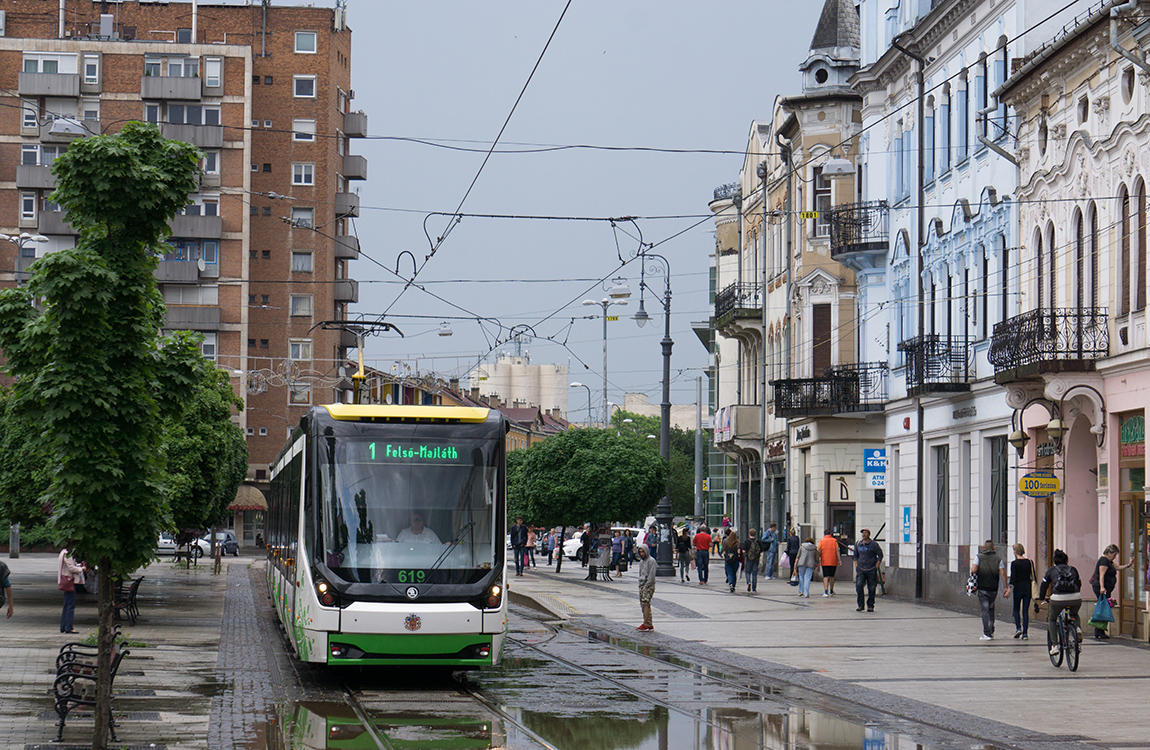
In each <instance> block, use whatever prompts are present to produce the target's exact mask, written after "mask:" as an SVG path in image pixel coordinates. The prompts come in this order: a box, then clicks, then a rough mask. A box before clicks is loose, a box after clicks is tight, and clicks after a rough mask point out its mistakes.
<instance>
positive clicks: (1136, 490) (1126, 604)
mask: <svg viewBox="0 0 1150 750" xmlns="http://www.w3.org/2000/svg"><path fill="white" fill-rule="evenodd" d="M1120 424H1121V431H1120V432H1119V451H1118V453H1119V470H1118V483H1119V484H1118V559H1119V561H1120V562H1122V563H1126V562H1129V561H1130V560H1133V561H1134V563H1135V564H1134V565H1133V566H1132V567H1130V568H1128V569H1126V570H1124V571H1122V572H1120V573H1119V574H1118V587H1117V590H1116V591H1115V592H1114V596H1115V598H1116V599H1117V600H1118V606H1117V607H1116V608H1115V611H1114V624H1115V628H1116V629H1117V631H1118V632H1119V633H1121V634H1123V635H1135V634H1136V633H1137V632H1138V631H1139V630H1144V629H1145V625H1146V623H1142V624H1141V625H1142V627H1141V628H1140V627H1139V622H1138V602H1139V600H1140V598H1141V597H1142V596H1143V595H1144V594H1145V590H1146V589H1145V581H1146V559H1145V557H1144V556H1143V555H1141V554H1140V552H1142V550H1143V548H1144V546H1145V543H1146V541H1145V538H1144V536H1143V534H1144V527H1145V519H1144V517H1143V515H1142V511H1143V510H1144V508H1143V506H1144V505H1145V502H1146V418H1145V417H1144V416H1143V415H1142V414H1131V415H1129V416H1126V417H1122V418H1121V421H1120ZM1140 536H1141V537H1142V538H1139V537H1140ZM1142 635H1143V636H1144V635H1145V633H1142Z"/></svg>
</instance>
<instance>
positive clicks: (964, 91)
mask: <svg viewBox="0 0 1150 750" xmlns="http://www.w3.org/2000/svg"><path fill="white" fill-rule="evenodd" d="M957 99H958V102H957V104H958V111H957V112H956V113H955V118H956V120H957V121H958V144H957V145H958V162H959V163H960V164H961V163H962V162H964V161H966V157H967V156H968V155H969V154H970V118H969V116H968V113H969V111H970V87H969V85H968V84H967V80H966V75H965V74H964V75H963V77H962V79H961V80H960V81H959V89H958V97H957Z"/></svg>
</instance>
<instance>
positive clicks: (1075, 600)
mask: <svg viewBox="0 0 1150 750" xmlns="http://www.w3.org/2000/svg"><path fill="white" fill-rule="evenodd" d="M1048 589H1049V590H1050V617H1049V619H1048V620H1047V626H1046V629H1047V633H1049V637H1048V639H1047V642H1048V643H1049V644H1050V653H1051V655H1052V656H1057V655H1058V651H1059V649H1060V648H1061V647H1060V646H1059V643H1058V615H1059V614H1060V613H1061V612H1062V610H1064V609H1065V610H1069V611H1070V619H1071V620H1072V621H1073V622H1074V632H1075V636H1076V637H1077V638H1078V640H1079V641H1080V642H1081V641H1082V625H1081V623H1080V622H1079V621H1078V610H1079V608H1080V607H1081V606H1082V579H1081V578H1080V577H1079V576H1078V568H1075V567H1074V566H1073V565H1070V558H1069V557H1067V556H1066V553H1065V552H1063V551H1062V550H1060V549H1056V550H1054V565H1053V566H1052V567H1051V568H1050V570H1047V571H1046V575H1045V576H1043V577H1042V584H1041V585H1040V586H1039V587H1038V599H1037V600H1036V601H1035V602H1034V611H1035V613H1037V612H1038V604H1039V602H1041V601H1043V600H1045V599H1046V592H1047V590H1048Z"/></svg>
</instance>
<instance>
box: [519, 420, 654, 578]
mask: <svg viewBox="0 0 1150 750" xmlns="http://www.w3.org/2000/svg"><path fill="white" fill-rule="evenodd" d="M507 463H508V493H507V494H508V515H509V516H510V517H512V518H514V517H515V516H517V515H521V516H523V518H524V519H525V520H527V521H528V522H529V523H532V524H540V525H542V526H547V527H552V526H562V527H563V529H564V535H566V527H567V526H574V525H578V524H582V523H583V522H585V521H595V522H599V521H608V520H611V519H623V518H642V517H644V516H645V515H646V514H647V513H649V512H650V510H651V509H652V508H653V507H654V506H655V503H656V502H657V501H658V499H659V498H660V497H661V496H662V495H663V493H664V491H665V487H666V471H667V469H666V465H665V464H664V462H663V460H662V458H660V457H659V454H658V453H657V452H654V451H652V450H651V449H650V448H649V447H648V446H646V445H644V441H643V440H642V439H640V438H638V437H636V436H635V435H633V434H621V435H620V434H617V433H616V430H615V429H614V428H608V429H605V430H601V429H593V428H588V429H582V430H568V431H567V432H564V433H561V434H559V435H556V436H554V437H551V438H548V439H547V440H544V441H543V442H541V443H536V444H535V445H533V446H531V447H530V448H526V449H524V450H520V451H513V452H512V453H511V454H510V455H509V457H508V462H507ZM562 561H563V556H562V555H560V556H559V565H560V566H562Z"/></svg>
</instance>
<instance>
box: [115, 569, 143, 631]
mask: <svg viewBox="0 0 1150 750" xmlns="http://www.w3.org/2000/svg"><path fill="white" fill-rule="evenodd" d="M143 580H144V576H140V577H139V578H137V579H136V580H134V581H132V582H131V583H129V582H127V581H124V580H121V581H120V583H119V585H118V586H117V587H116V592H115V595H114V596H113V598H112V610H113V614H115V616H116V619H117V620H119V619H120V613H121V612H123V613H124V615H125V616H126V617H127V618H128V623H129V624H131V625H135V624H136V619H137V618H139V616H140V610H139V607H137V606H136V594H137V593H138V592H139V590H140V582H141V581H143Z"/></svg>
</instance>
